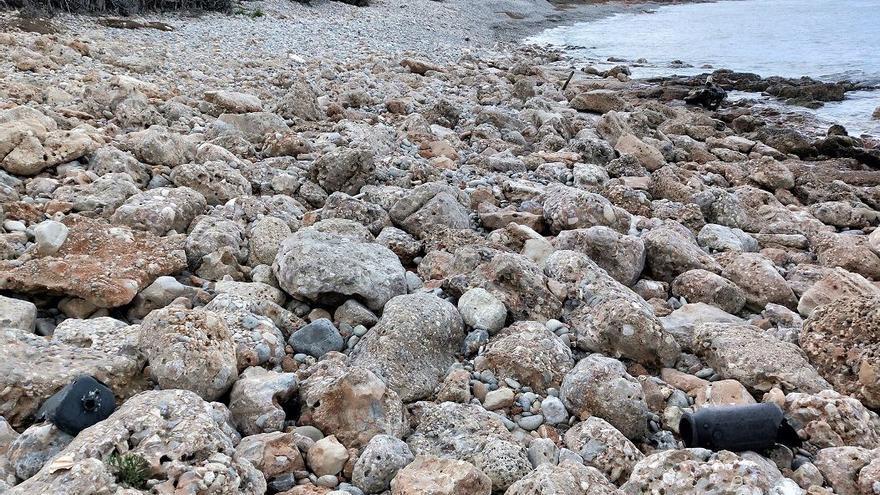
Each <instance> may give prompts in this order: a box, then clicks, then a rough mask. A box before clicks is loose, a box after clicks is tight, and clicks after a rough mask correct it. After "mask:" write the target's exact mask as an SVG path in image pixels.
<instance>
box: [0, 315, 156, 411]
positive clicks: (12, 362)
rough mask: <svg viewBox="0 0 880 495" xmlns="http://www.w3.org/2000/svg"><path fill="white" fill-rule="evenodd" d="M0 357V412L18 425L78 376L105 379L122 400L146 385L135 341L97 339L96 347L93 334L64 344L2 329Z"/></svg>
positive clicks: (22, 332)
mask: <svg viewBox="0 0 880 495" xmlns="http://www.w3.org/2000/svg"><path fill="white" fill-rule="evenodd" d="M96 340H97V339H96ZM0 356H2V359H0V372H2V374H0V415H2V416H3V417H4V418H6V420H7V421H9V423H10V424H11V425H13V426H14V427H20V426H22V425H23V424H25V422H27V421H29V419H30V418H31V417H32V416H33V414H34V413H36V412H37V409H39V407H40V406H41V405H42V403H43V401H45V400H46V399H48V398H49V397H50V396H52V394H54V393H55V392H57V391H58V390H60V389H61V388H62V387H64V386H65V385H67V384H68V383H70V382H71V381H72V380H73V379H74V378H76V377H77V376H79V375H83V374H86V375H92V376H94V377H95V378H97V379H98V380H101V381H102V382H104V383H105V384H106V385H107V386H108V387H110V389H111V390H113V392H114V394H115V395H116V397H117V399H119V400H121V399H125V398H128V397H130V396H131V395H133V394H134V393H136V392H138V391H140V390H143V389H144V388H145V383H144V380H143V379H142V377H141V370H142V368H143V364H144V361H143V359H142V358H140V357H139V356H138V355H137V353H136V351H135V347H134V346H130V347H127V349H123V348H116V347H115V346H110V345H108V346H102V345H100V344H99V343H97V342H96V344H95V347H94V348H93V347H92V340H91V339H88V340H86V341H85V342H83V343H82V344H74V343H66V342H64V341H62V340H60V339H53V340H47V339H45V338H43V337H39V336H37V335H34V334H33V333H30V332H25V331H22V330H19V329H12V328H8V329H3V330H2V331H0ZM35 363H39V366H34V364H35Z"/></svg>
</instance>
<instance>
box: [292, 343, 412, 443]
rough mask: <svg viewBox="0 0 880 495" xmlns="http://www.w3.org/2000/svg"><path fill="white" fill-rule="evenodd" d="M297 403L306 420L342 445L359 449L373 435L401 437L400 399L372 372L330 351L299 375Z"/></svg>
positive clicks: (405, 422)
mask: <svg viewBox="0 0 880 495" xmlns="http://www.w3.org/2000/svg"><path fill="white" fill-rule="evenodd" d="M299 398H300V404H301V406H302V410H303V413H304V414H305V417H307V418H308V421H309V422H310V423H311V424H313V425H314V426H316V427H317V428H318V429H320V430H321V431H322V432H324V433H326V434H331V435H335V436H336V437H337V438H339V440H340V441H341V442H343V443H344V444H345V445H346V446H348V447H352V448H358V449H360V448H363V447H364V446H366V445H368V444H369V443H370V442H371V440H372V439H373V438H375V437H377V436H390V437H394V438H401V437H402V436H403V435H404V434H405V431H406V428H407V421H406V417H405V415H404V408H403V402H401V400H400V396H399V395H398V394H397V393H396V392H395V391H394V390H392V389H391V388H390V387H389V386H387V385H386V384H385V382H383V381H382V379H381V378H380V377H379V376H377V375H376V374H375V373H373V372H372V371H370V370H368V369H366V368H363V367H359V366H349V365H348V364H347V363H346V362H345V360H344V359H342V357H341V355H340V354H330V355H328V356H327V357H325V358H324V359H322V360H321V361H320V362H318V363H317V364H315V365H313V366H311V367H309V369H308V370H306V371H305V373H304V374H302V382H301V386H300V391H299Z"/></svg>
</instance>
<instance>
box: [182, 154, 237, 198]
mask: <svg viewBox="0 0 880 495" xmlns="http://www.w3.org/2000/svg"><path fill="white" fill-rule="evenodd" d="M171 181H172V182H173V183H174V185H176V186H178V187H189V188H192V189H193V190H195V191H198V192H199V193H201V194H202V195H203V196H204V197H205V199H206V200H207V201H208V204H209V205H221V204H223V203H226V202H227V201H229V200H230V199H233V198H237V197H239V196H249V195H250V194H251V183H250V182H249V181H248V180H247V179H245V177H244V176H243V175H242V174H241V172H239V171H238V170H236V169H235V168H233V167H231V166H230V165H229V164H228V163H225V162H207V163H188V164H185V165H181V166H179V167H174V170H173V171H172V172H171Z"/></svg>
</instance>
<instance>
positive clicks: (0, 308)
mask: <svg viewBox="0 0 880 495" xmlns="http://www.w3.org/2000/svg"><path fill="white" fill-rule="evenodd" d="M36 318H37V307H36V306H34V303H32V302H29V301H24V300H22V299H13V298H11V297H5V296H0V328H17V329H19V330H23V331H25V332H30V333H34V328H35V325H36Z"/></svg>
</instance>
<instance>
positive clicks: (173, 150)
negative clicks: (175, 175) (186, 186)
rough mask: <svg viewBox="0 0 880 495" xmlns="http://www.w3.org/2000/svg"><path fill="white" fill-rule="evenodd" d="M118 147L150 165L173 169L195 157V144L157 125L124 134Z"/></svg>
mask: <svg viewBox="0 0 880 495" xmlns="http://www.w3.org/2000/svg"><path fill="white" fill-rule="evenodd" d="M120 147H121V148H122V149H123V150H124V151H130V152H131V153H132V154H134V156H135V157H136V158H137V159H138V160H140V161H142V162H144V163H149V164H151V165H165V166H167V167H175V166H177V165H183V164H184V163H189V162H191V161H193V160H194V159H195V157H196V144H195V143H194V142H193V141H191V140H190V139H189V138H188V137H186V136H182V135H180V134H177V133H175V132H171V131H169V130H168V129H167V128H165V127H161V126H157V125H154V126H152V127H150V128H149V129H147V130H144V131H138V132H131V133H128V134H126V135H125V136H123V137H122V139H121V142H120Z"/></svg>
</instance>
